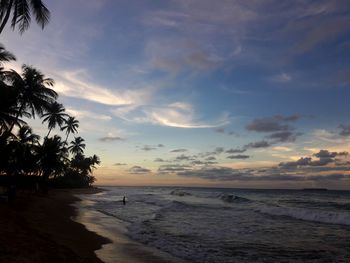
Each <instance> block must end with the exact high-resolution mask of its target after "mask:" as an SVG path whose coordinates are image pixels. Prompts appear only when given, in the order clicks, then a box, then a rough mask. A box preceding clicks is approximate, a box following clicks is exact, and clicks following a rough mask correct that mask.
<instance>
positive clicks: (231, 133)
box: [228, 131, 240, 137]
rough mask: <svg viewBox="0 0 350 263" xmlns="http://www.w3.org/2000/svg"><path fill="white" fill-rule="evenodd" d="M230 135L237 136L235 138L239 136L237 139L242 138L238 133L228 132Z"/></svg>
mask: <svg viewBox="0 0 350 263" xmlns="http://www.w3.org/2000/svg"><path fill="white" fill-rule="evenodd" d="M228 135H235V136H237V137H239V136H240V135H239V134H238V133H237V132H234V131H230V132H228Z"/></svg>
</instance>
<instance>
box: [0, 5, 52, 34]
mask: <svg viewBox="0 0 350 263" xmlns="http://www.w3.org/2000/svg"><path fill="white" fill-rule="evenodd" d="M11 13H12V20H11V27H12V29H13V30H14V29H15V27H16V25H17V26H18V29H19V32H20V33H21V34H22V33H23V32H24V31H26V30H27V29H28V28H29V25H30V22H31V13H32V14H33V15H34V16H35V20H36V22H37V23H38V24H39V25H40V26H41V27H42V28H44V27H45V26H46V24H47V23H48V22H49V20H50V11H49V10H48V9H47V8H46V6H45V5H44V4H43V2H42V1H41V0H1V1H0V22H1V24H0V34H1V33H2V31H3V30H4V28H5V25H6V23H7V22H8V20H9V18H10V15H11Z"/></svg>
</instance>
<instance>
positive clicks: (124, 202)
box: [123, 195, 126, 205]
mask: <svg viewBox="0 0 350 263" xmlns="http://www.w3.org/2000/svg"><path fill="white" fill-rule="evenodd" d="M125 204H126V200H125V195H124V197H123V205H125Z"/></svg>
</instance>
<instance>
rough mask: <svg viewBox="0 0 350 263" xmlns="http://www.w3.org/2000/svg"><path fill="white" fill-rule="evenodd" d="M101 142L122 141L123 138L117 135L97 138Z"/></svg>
mask: <svg viewBox="0 0 350 263" xmlns="http://www.w3.org/2000/svg"><path fill="white" fill-rule="evenodd" d="M98 140H99V141H101V142H113V141H124V140H125V139H123V138H121V137H118V136H106V137H102V138H99V139H98Z"/></svg>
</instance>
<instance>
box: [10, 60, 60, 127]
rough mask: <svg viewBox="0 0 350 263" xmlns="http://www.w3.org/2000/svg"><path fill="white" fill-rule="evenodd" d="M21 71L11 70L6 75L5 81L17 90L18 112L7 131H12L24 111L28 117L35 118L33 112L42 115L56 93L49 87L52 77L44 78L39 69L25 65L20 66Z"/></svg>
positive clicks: (55, 96)
mask: <svg viewBox="0 0 350 263" xmlns="http://www.w3.org/2000/svg"><path fill="white" fill-rule="evenodd" d="M22 71H23V72H22V74H21V75H20V74H18V73H17V72H16V71H14V70H11V71H10V72H9V73H8V74H7V77H6V80H7V82H8V83H9V84H10V85H11V86H12V87H13V88H14V89H16V90H17V92H18V98H17V105H18V112H17V114H16V116H15V120H14V122H13V123H12V124H11V126H10V128H9V132H11V131H12V129H13V127H14V125H15V124H16V122H18V118H19V117H20V116H21V114H23V113H24V112H25V111H28V114H30V117H33V118H35V114H38V115H39V116H42V114H43V113H44V112H45V111H46V110H48V108H49V106H50V105H51V104H52V103H53V102H54V101H55V100H56V98H57V93H56V92H55V91H54V90H53V89H51V88H49V87H52V86H53V84H54V81H53V80H52V79H50V78H45V76H44V75H43V74H42V73H41V72H40V71H39V70H37V69H35V68H33V67H30V66H27V65H23V66H22Z"/></svg>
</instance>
